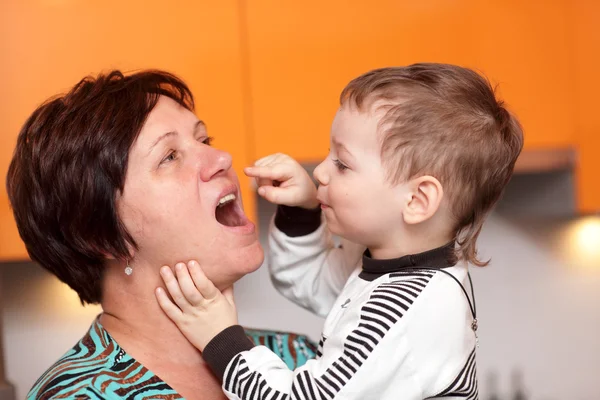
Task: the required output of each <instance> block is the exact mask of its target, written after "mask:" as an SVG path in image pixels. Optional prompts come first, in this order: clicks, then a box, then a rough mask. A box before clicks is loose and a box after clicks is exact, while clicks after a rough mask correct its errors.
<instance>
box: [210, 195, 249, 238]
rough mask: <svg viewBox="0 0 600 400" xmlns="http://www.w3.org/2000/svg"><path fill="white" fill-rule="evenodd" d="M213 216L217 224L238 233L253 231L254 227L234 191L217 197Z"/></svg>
mask: <svg viewBox="0 0 600 400" xmlns="http://www.w3.org/2000/svg"><path fill="white" fill-rule="evenodd" d="M215 218H216V220H217V222H218V223H219V224H221V225H223V226H226V227H228V228H234V229H235V231H239V233H253V232H254V229H255V228H254V224H253V223H252V222H251V221H250V220H249V219H248V217H246V214H244V210H242V207H241V206H240V204H239V202H238V201H237V194H235V193H230V194H227V195H225V196H223V197H221V198H220V199H219V202H218V203H217V207H216V209H215Z"/></svg>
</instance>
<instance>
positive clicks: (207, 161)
mask: <svg viewBox="0 0 600 400" xmlns="http://www.w3.org/2000/svg"><path fill="white" fill-rule="evenodd" d="M200 157H204V160H203V161H204V162H202V171H201V174H200V176H201V179H202V180H203V181H204V182H208V181H210V180H211V179H213V178H215V177H217V176H219V175H224V174H226V173H227V171H229V170H230V169H231V165H232V158H231V154H229V153H227V152H226V151H222V150H218V149H215V148H213V147H209V148H208V151H207V152H205V153H204V154H203V155H200Z"/></svg>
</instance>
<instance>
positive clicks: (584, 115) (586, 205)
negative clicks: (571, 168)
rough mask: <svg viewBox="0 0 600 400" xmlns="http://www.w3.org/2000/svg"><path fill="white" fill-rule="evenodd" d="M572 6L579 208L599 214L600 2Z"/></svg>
mask: <svg viewBox="0 0 600 400" xmlns="http://www.w3.org/2000/svg"><path fill="white" fill-rule="evenodd" d="M572 7H573V14H572V15H573V18H574V20H573V28H574V39H575V51H574V52H573V53H574V60H575V72H574V78H575V82H576V85H575V88H576V90H575V93H576V102H575V104H576V113H575V115H576V125H575V135H576V138H577V149H578V150H579V160H578V161H579V162H578V164H577V170H576V171H577V205H578V206H579V209H580V211H582V212H584V213H598V212H600V184H599V183H600V180H599V179H598V174H600V156H599V153H600V111H599V110H598V108H599V107H600V101H598V94H599V93H600V80H598V78H597V76H598V71H600V29H599V27H598V24H599V23H600V3H599V2H598V1H596V0H576V1H573V3H572Z"/></svg>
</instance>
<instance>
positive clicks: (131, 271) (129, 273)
mask: <svg viewBox="0 0 600 400" xmlns="http://www.w3.org/2000/svg"><path fill="white" fill-rule="evenodd" d="M125 274H126V275H128V276H129V275H131V274H133V268H131V267H130V266H129V260H127V266H126V267H125Z"/></svg>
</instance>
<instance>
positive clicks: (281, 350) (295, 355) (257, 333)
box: [245, 328, 317, 369]
mask: <svg viewBox="0 0 600 400" xmlns="http://www.w3.org/2000/svg"><path fill="white" fill-rule="evenodd" d="M245 331H246V335H247V336H248V338H249V339H250V340H251V341H252V342H253V343H254V344H255V345H257V346H261V345H262V346H266V347H268V348H269V349H270V350H271V351H273V352H274V353H275V354H277V355H278V356H279V358H281V359H282V360H283V361H284V362H285V363H286V364H287V366H288V368H290V369H296V368H298V367H300V366H302V365H304V363H306V361H308V360H310V359H311V358H314V357H315V355H316V354H317V345H316V344H315V343H314V342H313V341H312V340H311V339H310V338H309V337H307V336H305V335H301V334H296V333H291V332H280V331H271V330H262V329H251V328H246V329H245Z"/></svg>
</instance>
